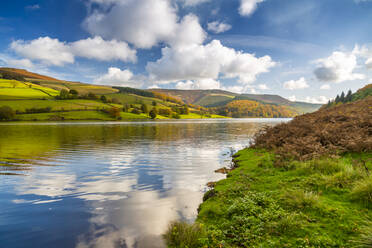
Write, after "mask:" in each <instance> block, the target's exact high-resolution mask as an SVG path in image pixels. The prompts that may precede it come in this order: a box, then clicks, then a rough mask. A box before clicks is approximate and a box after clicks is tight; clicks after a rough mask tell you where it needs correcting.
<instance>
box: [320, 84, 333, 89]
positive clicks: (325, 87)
mask: <svg viewBox="0 0 372 248" xmlns="http://www.w3.org/2000/svg"><path fill="white" fill-rule="evenodd" d="M320 89H321V90H329V89H331V86H330V85H329V84H323V85H322V86H320Z"/></svg>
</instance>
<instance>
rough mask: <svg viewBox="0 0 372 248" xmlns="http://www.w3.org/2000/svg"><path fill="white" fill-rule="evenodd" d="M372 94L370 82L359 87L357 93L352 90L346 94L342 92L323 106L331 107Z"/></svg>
mask: <svg viewBox="0 0 372 248" xmlns="http://www.w3.org/2000/svg"><path fill="white" fill-rule="evenodd" d="M371 96H372V84H368V85H366V86H364V87H363V88H361V89H359V90H358V91H356V92H355V93H352V92H351V90H349V91H348V92H347V94H345V92H342V93H341V94H340V95H337V96H336V98H335V99H334V100H332V101H329V102H328V104H326V105H323V106H322V108H330V107H334V106H337V105H340V104H345V103H350V102H355V101H358V100H363V99H366V98H368V97H371Z"/></svg>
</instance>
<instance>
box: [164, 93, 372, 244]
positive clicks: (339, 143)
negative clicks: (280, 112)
mask: <svg viewBox="0 0 372 248" xmlns="http://www.w3.org/2000/svg"><path fill="white" fill-rule="evenodd" d="M371 106H372V98H371V97H368V96H367V97H366V98H364V99H362V100H357V101H354V102H348V103H345V104H341V105H337V106H334V107H330V108H322V109H321V110H319V111H317V112H314V113H311V114H306V115H302V116H299V117H296V118H294V119H293V120H292V121H290V122H288V123H282V124H279V125H277V126H274V127H268V128H266V129H264V130H262V131H261V132H259V133H257V134H256V136H255V137H254V139H253V145H252V146H251V147H250V148H247V149H244V150H242V151H239V152H238V153H237V154H235V156H234V161H235V165H236V168H235V169H234V170H232V171H231V172H229V174H228V176H227V179H225V180H222V181H219V182H217V183H212V184H210V185H213V186H214V188H213V189H212V190H210V191H208V192H207V193H206V194H205V195H204V199H203V201H204V202H203V203H202V204H201V205H200V208H199V214H198V218H197V221H196V223H194V224H186V223H173V224H172V225H170V227H169V230H168V231H167V233H166V234H165V240H166V241H167V243H168V246H169V247H188V248H192V247H257V248H258V247H293V248H295V247H314V248H315V247H366V248H368V247H372V211H371V210H372V136H371V134H372V133H371V130H372V118H371V116H372V109H371Z"/></svg>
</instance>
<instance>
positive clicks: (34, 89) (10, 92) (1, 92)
mask: <svg viewBox="0 0 372 248" xmlns="http://www.w3.org/2000/svg"><path fill="white" fill-rule="evenodd" d="M58 94H59V92H58V91H57V90H54V89H51V88H47V87H43V86H40V85H37V84H32V83H26V82H25V83H24V82H19V81H16V80H6V79H0V100H2V99H48V98H49V99H50V98H53V97H54V96H56V95H58Z"/></svg>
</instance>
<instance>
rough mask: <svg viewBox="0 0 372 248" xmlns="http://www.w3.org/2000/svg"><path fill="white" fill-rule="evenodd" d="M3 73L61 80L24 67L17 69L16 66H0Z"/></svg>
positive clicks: (0, 71)
mask: <svg viewBox="0 0 372 248" xmlns="http://www.w3.org/2000/svg"><path fill="white" fill-rule="evenodd" d="M3 73H11V74H14V75H17V76H20V77H23V78H25V79H40V80H49V81H60V80H58V79H55V78H52V77H48V76H44V75H40V74H37V73H33V72H29V71H26V70H23V69H15V68H0V74H3Z"/></svg>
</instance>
